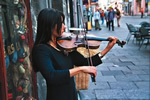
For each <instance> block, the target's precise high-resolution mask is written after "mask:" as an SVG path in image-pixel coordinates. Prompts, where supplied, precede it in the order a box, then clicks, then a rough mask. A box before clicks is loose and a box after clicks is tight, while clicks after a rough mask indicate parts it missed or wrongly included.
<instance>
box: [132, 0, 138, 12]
mask: <svg viewBox="0 0 150 100" xmlns="http://www.w3.org/2000/svg"><path fill="white" fill-rule="evenodd" d="M133 7H134V15H136V14H137V3H136V0H134V3H133Z"/></svg>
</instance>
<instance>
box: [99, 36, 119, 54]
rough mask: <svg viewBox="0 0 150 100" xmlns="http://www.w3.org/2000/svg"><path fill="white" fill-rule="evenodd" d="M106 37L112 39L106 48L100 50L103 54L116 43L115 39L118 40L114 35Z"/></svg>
mask: <svg viewBox="0 0 150 100" xmlns="http://www.w3.org/2000/svg"><path fill="white" fill-rule="evenodd" d="M108 39H112V42H109V43H108V45H107V46H106V48H105V49H104V50H103V51H101V52H100V53H101V55H103V56H104V55H106V54H107V53H108V52H109V51H110V50H111V49H112V47H113V46H114V45H115V44H116V41H117V40H118V39H117V38H116V37H108Z"/></svg>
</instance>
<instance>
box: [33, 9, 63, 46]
mask: <svg viewBox="0 0 150 100" xmlns="http://www.w3.org/2000/svg"><path fill="white" fill-rule="evenodd" d="M62 18H63V21H64V18H65V16H64V14H63V13H62V12H60V11H58V10H56V9H53V8H50V9H49V8H45V9H43V10H42V11H41V12H40V13H39V15H38V19H37V34H36V39H35V43H34V46H35V45H37V44H46V43H47V42H48V41H50V40H51V36H52V31H53V29H54V28H55V26H56V25H57V33H58V34H60V32H61V27H62V23H63V21H62Z"/></svg>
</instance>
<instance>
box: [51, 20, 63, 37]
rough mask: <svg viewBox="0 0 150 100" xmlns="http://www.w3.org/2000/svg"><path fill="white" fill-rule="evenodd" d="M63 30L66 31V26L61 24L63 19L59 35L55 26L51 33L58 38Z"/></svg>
mask: <svg viewBox="0 0 150 100" xmlns="http://www.w3.org/2000/svg"><path fill="white" fill-rule="evenodd" d="M65 29H66V26H65V24H64V23H63V18H62V26H61V30H60V35H58V33H57V25H55V28H54V31H53V35H54V36H56V37H59V36H61V35H62V34H63V33H64V31H65Z"/></svg>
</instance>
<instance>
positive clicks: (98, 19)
mask: <svg viewBox="0 0 150 100" xmlns="http://www.w3.org/2000/svg"><path fill="white" fill-rule="evenodd" d="M93 17H94V21H95V30H97V29H99V30H101V27H100V24H99V21H100V13H99V11H98V9H96V11H95V12H94V15H93Z"/></svg>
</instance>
